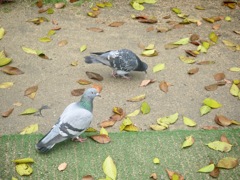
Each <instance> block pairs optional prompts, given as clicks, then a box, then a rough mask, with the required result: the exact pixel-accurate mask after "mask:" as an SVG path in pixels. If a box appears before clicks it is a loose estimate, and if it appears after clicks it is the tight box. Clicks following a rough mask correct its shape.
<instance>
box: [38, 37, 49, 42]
mask: <svg viewBox="0 0 240 180" xmlns="http://www.w3.org/2000/svg"><path fill="white" fill-rule="evenodd" d="M38 40H39V41H40V42H50V41H52V39H51V38H49V37H42V38H39V39H38Z"/></svg>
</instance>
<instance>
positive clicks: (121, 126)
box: [119, 117, 132, 131]
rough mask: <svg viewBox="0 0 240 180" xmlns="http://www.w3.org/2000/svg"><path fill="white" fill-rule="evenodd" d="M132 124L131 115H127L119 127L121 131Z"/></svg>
mask: <svg viewBox="0 0 240 180" xmlns="http://www.w3.org/2000/svg"><path fill="white" fill-rule="evenodd" d="M131 124H132V121H131V119H130V118H129V117H125V118H124V119H123V122H122V124H121V125H120V127H119V129H120V131H123V130H124V128H125V127H126V126H128V125H131Z"/></svg>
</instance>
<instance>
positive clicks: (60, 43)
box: [58, 40, 68, 47]
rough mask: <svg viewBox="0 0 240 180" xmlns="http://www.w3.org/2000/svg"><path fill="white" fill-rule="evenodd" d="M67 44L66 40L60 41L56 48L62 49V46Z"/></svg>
mask: <svg viewBox="0 0 240 180" xmlns="http://www.w3.org/2000/svg"><path fill="white" fill-rule="evenodd" d="M67 43H68V41H67V40H62V41H59V42H58V46H59V47H62V46H65V45H67Z"/></svg>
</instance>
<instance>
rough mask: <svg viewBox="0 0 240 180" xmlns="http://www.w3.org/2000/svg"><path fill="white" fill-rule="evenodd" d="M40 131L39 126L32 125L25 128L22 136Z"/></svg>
mask: <svg viewBox="0 0 240 180" xmlns="http://www.w3.org/2000/svg"><path fill="white" fill-rule="evenodd" d="M36 131H38V124H32V125H30V126H27V127H25V128H24V129H23V130H22V132H20V134H22V135H24V134H32V133H34V132H36Z"/></svg>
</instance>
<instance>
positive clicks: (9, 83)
mask: <svg viewBox="0 0 240 180" xmlns="http://www.w3.org/2000/svg"><path fill="white" fill-rule="evenodd" d="M12 86H13V82H3V83H1V84H0V89H6V88H9V87H12Z"/></svg>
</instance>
